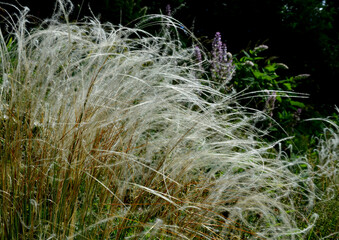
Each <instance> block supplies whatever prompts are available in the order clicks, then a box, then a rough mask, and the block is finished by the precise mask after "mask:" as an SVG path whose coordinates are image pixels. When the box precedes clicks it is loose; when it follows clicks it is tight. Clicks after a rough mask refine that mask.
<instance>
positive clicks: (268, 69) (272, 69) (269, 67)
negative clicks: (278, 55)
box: [265, 65, 277, 72]
mask: <svg viewBox="0 0 339 240" xmlns="http://www.w3.org/2000/svg"><path fill="white" fill-rule="evenodd" d="M265 69H266V70H267V71H269V72H274V71H275V70H276V69H277V68H276V67H275V66H274V65H267V66H266V67H265Z"/></svg>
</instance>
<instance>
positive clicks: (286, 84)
mask: <svg viewBox="0 0 339 240" xmlns="http://www.w3.org/2000/svg"><path fill="white" fill-rule="evenodd" d="M284 86H285V87H286V88H287V90H290V91H291V90H292V86H291V84H290V83H284Z"/></svg>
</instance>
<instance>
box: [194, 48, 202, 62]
mask: <svg viewBox="0 0 339 240" xmlns="http://www.w3.org/2000/svg"><path fill="white" fill-rule="evenodd" d="M194 51H195V56H196V57H197V59H198V62H202V57H201V52H200V48H199V47H198V46H195V48H194Z"/></svg>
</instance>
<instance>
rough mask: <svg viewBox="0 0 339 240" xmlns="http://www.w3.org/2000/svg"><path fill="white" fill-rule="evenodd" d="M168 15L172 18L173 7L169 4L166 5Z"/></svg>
mask: <svg viewBox="0 0 339 240" xmlns="http://www.w3.org/2000/svg"><path fill="white" fill-rule="evenodd" d="M166 14H167V16H171V15H172V12H171V5H169V4H167V5H166Z"/></svg>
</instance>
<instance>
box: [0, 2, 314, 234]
mask: <svg viewBox="0 0 339 240" xmlns="http://www.w3.org/2000/svg"><path fill="white" fill-rule="evenodd" d="M58 3H59V5H58V8H57V10H58V11H57V12H56V14H55V15H54V16H53V17H52V18H51V19H47V20H45V21H44V22H42V24H41V26H40V27H38V28H35V29H33V30H28V29H27V28H26V27H25V24H26V22H27V19H28V18H27V14H28V10H27V9H24V10H23V11H21V12H20V13H18V14H17V15H13V16H12V18H8V19H10V20H8V22H7V25H8V26H9V28H8V29H9V32H8V34H7V35H5V34H4V33H1V34H0V38H1V41H0V46H1V47H0V71H1V74H0V83H1V92H0V94H1V95H0V148H1V150H0V158H1V161H0V237H1V239H124V238H126V239H228V238H232V237H239V238H253V239H264V238H271V239H279V238H281V239H295V238H296V237H297V236H302V235H303V234H304V233H306V232H307V230H308V229H309V228H306V229H298V228H297V224H296V220H295V219H296V217H297V216H298V218H302V217H303V215H302V213H300V212H298V211H296V210H295V209H296V207H295V206H294V205H293V199H295V196H300V195H301V194H302V195H304V196H305V198H307V194H308V189H307V181H306V180H304V179H303V178H300V177H299V176H298V175H296V174H293V173H292V172H291V171H290V170H289V169H290V168H291V167H292V166H293V165H294V164H298V163H291V162H289V161H288V159H287V158H286V157H284V154H283V153H281V152H279V151H277V150H276V149H275V148H274V146H275V144H266V143H264V142H262V141H261V140H260V136H261V134H262V131H261V130H259V129H256V128H255V127H254V125H253V122H255V121H256V119H257V118H260V115H261V114H262V113H261V112H255V113H251V112H247V111H246V109H245V108H243V107H241V106H239V105H238V104H237V103H236V102H235V100H234V97H233V95H232V94H233V93H232V94H231V93H229V94H223V93H221V92H220V91H218V90H217V89H218V88H212V87H211V86H214V85H211V84H209V80H205V79H200V78H199V77H198V76H201V68H200V67H199V65H197V64H196V57H195V47H194V46H195V44H192V47H186V48H183V47H182V45H181V44H180V41H179V40H178V36H177V33H178V32H177V31H179V30H178V29H180V27H181V25H180V24H179V23H178V22H176V20H174V19H173V18H171V17H169V16H160V15H152V16H149V17H147V18H146V19H143V20H142V21H141V24H140V25H139V26H140V28H138V29H134V28H127V27H121V26H114V25H112V24H109V23H105V24H102V23H100V22H99V21H98V20H97V19H95V18H92V19H85V20H84V21H83V22H74V23H72V22H69V21H68V20H67V19H68V17H67V16H68V14H69V12H70V8H69V7H70V5H67V4H69V2H67V4H66V3H64V2H63V1H59V2H58ZM6 17H8V16H6ZM60 19H64V20H66V22H63V21H62V20H60ZM155 20H157V24H158V26H159V27H160V30H159V31H158V32H159V34H158V35H151V34H149V33H148V32H147V31H146V30H145V29H144V30H142V28H141V26H153V25H154V24H155ZM204 56H206V55H204ZM276 144H279V142H277V143H276ZM300 186H303V189H302V191H301V190H300ZM305 220H307V219H306V218H305ZM309 227H311V223H310V226H309Z"/></svg>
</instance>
